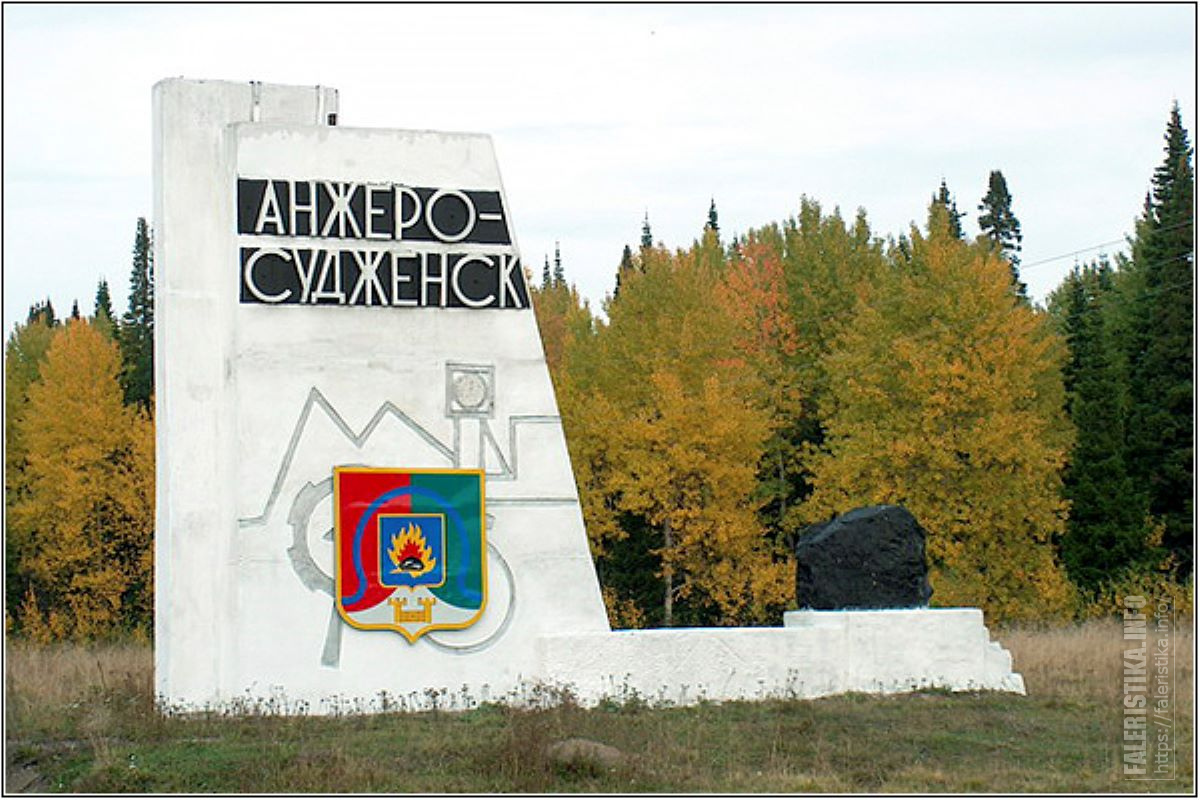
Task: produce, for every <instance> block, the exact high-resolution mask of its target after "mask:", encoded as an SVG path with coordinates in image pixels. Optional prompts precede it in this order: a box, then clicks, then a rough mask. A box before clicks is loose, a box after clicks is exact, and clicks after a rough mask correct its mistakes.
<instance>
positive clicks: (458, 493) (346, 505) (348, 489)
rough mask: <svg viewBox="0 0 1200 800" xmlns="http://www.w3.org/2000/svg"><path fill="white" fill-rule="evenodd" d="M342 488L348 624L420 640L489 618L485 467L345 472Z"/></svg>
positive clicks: (337, 553) (338, 561)
mask: <svg viewBox="0 0 1200 800" xmlns="http://www.w3.org/2000/svg"><path fill="white" fill-rule="evenodd" d="M333 486H334V561H335V565H336V571H337V588H336V599H337V609H338V613H339V614H341V616H342V619H344V620H345V621H346V622H347V623H348V624H349V625H351V626H353V627H355V628H360V629H363V630H392V631H396V632H398V633H400V634H402V635H403V636H404V638H405V639H407V640H408V641H409V642H415V641H416V640H417V638H418V637H420V636H421V635H423V634H425V633H428V632H429V631H436V630H453V629H459V628H466V627H469V626H470V625H472V624H474V623H475V622H476V621H477V620H478V619H479V618H480V617H481V616H483V611H484V607H485V606H486V604H487V557H486V551H487V542H486V541H485V533H484V510H483V472H482V471H480V470H409V469H377V468H370V467H337V468H335V469H334V471H333Z"/></svg>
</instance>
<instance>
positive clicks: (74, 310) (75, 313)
mask: <svg viewBox="0 0 1200 800" xmlns="http://www.w3.org/2000/svg"><path fill="white" fill-rule="evenodd" d="M79 318H80V316H79V301H78V300H75V301H73V302H72V303H71V319H79Z"/></svg>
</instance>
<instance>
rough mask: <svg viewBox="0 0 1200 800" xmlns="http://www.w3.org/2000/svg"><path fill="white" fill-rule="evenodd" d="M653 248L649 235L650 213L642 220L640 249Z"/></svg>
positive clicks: (652, 239)
mask: <svg viewBox="0 0 1200 800" xmlns="http://www.w3.org/2000/svg"><path fill="white" fill-rule="evenodd" d="M653 246H654V237H653V236H651V234H650V213H649V212H646V216H644V217H643V218H642V249H643V250H645V249H646V248H648V247H653Z"/></svg>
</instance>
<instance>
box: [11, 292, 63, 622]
mask: <svg viewBox="0 0 1200 800" xmlns="http://www.w3.org/2000/svg"><path fill="white" fill-rule="evenodd" d="M52 314H53V311H51V310H50V308H49V306H48V305H38V306H34V307H33V308H32V309H30V313H29V319H28V320H27V321H26V323H25V324H24V325H17V327H16V329H15V330H13V332H12V334H11V335H10V336H9V337H8V341H7V342H6V343H5V348H4V520H5V524H4V566H5V587H4V589H5V597H4V601H5V602H4V610H5V617H4V623H5V630H8V629H10V628H11V627H12V626H13V624H14V623H15V622H16V618H17V612H18V611H19V609H20V607H21V602H22V601H23V600H24V599H25V595H26V593H27V591H28V589H29V583H28V576H27V575H26V573H25V571H24V570H22V568H21V564H22V563H23V562H24V560H25V556H26V553H27V552H28V550H29V545H30V541H29V537H28V535H27V534H28V531H27V530H26V529H25V528H23V527H22V526H20V525H17V524H15V520H16V517H15V515H14V512H15V510H16V508H17V507H18V506H19V505H20V504H21V502H22V501H23V500H24V499H25V498H26V497H28V494H29V482H28V479H27V476H26V474H25V467H26V461H27V458H26V456H27V452H28V448H26V446H25V441H24V439H23V438H22V436H21V425H20V423H21V420H22V419H24V417H25V412H26V409H27V408H28V406H29V387H30V386H32V385H33V384H34V382H35V381H37V379H38V375H39V374H40V372H41V368H42V363H43V362H44V361H45V360H46V351H47V350H49V349H50V342H51V340H52V339H53V338H54V335H55V334H56V333H57V332H58V331H59V330H60V327H59V326H58V325H57V324H56V323H55V322H54V320H53V319H52Z"/></svg>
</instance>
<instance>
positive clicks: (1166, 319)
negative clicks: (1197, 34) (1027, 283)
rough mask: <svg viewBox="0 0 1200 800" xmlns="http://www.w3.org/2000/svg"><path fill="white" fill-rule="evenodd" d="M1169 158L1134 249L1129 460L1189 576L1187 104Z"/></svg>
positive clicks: (1172, 123) (1174, 125)
mask: <svg viewBox="0 0 1200 800" xmlns="http://www.w3.org/2000/svg"><path fill="white" fill-rule="evenodd" d="M1165 138H1166V148H1165V150H1166V157H1165V158H1164V159H1163V163H1162V164H1161V165H1160V166H1159V167H1158V168H1157V169H1156V170H1155V172H1154V178H1153V186H1152V190H1151V193H1150V195H1149V196H1148V197H1147V200H1146V206H1145V210H1144V212H1143V215H1142V217H1141V219H1139V220H1138V223H1137V229H1136V234H1135V237H1134V241H1133V257H1132V269H1133V272H1134V275H1133V276H1132V280H1130V281H1129V282H1128V285H1129V287H1130V290H1129V296H1128V297H1127V308H1126V312H1127V314H1128V315H1129V331H1130V335H1129V337H1128V342H1127V353H1128V359H1129V371H1130V388H1131V394H1132V398H1131V399H1132V405H1131V409H1130V418H1129V431H1128V438H1129V453H1128V459H1129V464H1130V467H1131V469H1132V471H1133V474H1134V475H1135V476H1136V477H1137V478H1138V480H1139V481H1140V482H1141V484H1142V485H1143V486H1145V487H1146V488H1147V490H1148V491H1149V493H1150V512H1151V513H1152V514H1154V515H1155V516H1156V517H1159V518H1161V519H1162V520H1163V521H1164V522H1165V524H1166V530H1165V533H1164V537H1163V542H1164V544H1165V545H1166V546H1167V547H1168V548H1170V550H1171V551H1172V552H1173V553H1174V554H1175V555H1176V556H1177V559H1178V566H1179V569H1180V574H1181V575H1186V574H1187V573H1188V572H1190V570H1191V565H1192V530H1193V528H1192V509H1193V505H1194V495H1193V488H1194V485H1195V484H1194V467H1193V460H1192V459H1193V445H1192V431H1193V423H1194V406H1193V396H1194V387H1193V384H1192V369H1193V355H1192V353H1193V350H1192V348H1193V332H1194V324H1195V320H1194V313H1193V307H1192V292H1193V285H1194V271H1195V251H1194V249H1193V235H1194V224H1195V211H1194V208H1193V197H1194V192H1195V180H1196V178H1195V172H1194V171H1193V167H1192V157H1193V155H1194V153H1193V149H1192V147H1191V145H1190V144H1189V142H1188V135H1187V131H1186V130H1184V127H1183V123H1182V120H1181V116H1180V111H1179V104H1178V103H1176V104H1175V105H1174V107H1173V108H1172V109H1171V114H1170V119H1169V121H1168V123H1167V131H1166V136H1165Z"/></svg>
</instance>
